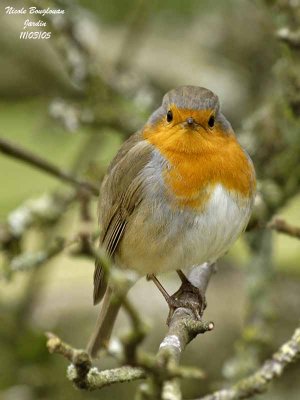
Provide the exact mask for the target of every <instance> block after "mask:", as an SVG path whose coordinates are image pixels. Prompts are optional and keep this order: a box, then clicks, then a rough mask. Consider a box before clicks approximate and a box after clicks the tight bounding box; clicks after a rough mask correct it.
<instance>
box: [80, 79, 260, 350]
mask: <svg viewBox="0 0 300 400" xmlns="http://www.w3.org/2000/svg"><path fill="white" fill-rule="evenodd" d="M255 186H256V180H255V171H254V168H253V164H252V162H251V159H250V157H249V156H248V154H247V153H246V152H245V150H243V148H242V147H241V146H240V144H239V143H238V141H237V139H236V137H235V134H234V132H233V129H232V127H231V125H230V123H229V122H228V121H227V119H226V118H225V116H224V115H223V114H222V112H221V111H220V105H219V100H218V97H217V96H216V95H215V94H214V93H213V92H211V91H210V90H208V89H205V88H202V87H196V86H182V87H179V88H176V89H173V90H171V91H170V92H168V93H167V94H166V95H165V96H164V98H163V101H162V105H161V106H160V107H159V108H158V109H157V110H156V111H154V113H153V114H152V115H151V116H150V118H149V119H148V121H147V122H146V124H145V125H144V127H143V128H142V129H141V130H140V131H138V132H137V133H135V134H134V135H132V136H131V137H130V138H129V139H128V140H127V141H126V142H125V143H124V144H123V145H122V147H121V149H120V150H119V152H118V153H117V155H116V156H115V158H114V159H113V161H112V163H111V164H110V167H109V169H108V172H107V174H106V176H105V178H104V180H103V183H102V186H101V195H100V202H99V224H100V229H101V234H100V244H101V246H102V247H103V248H104V249H105V250H106V252H107V254H108V255H109V256H110V257H111V258H112V260H113V262H114V264H115V265H116V266H118V267H119V268H129V269H132V270H134V271H136V272H137V273H138V275H141V276H142V275H148V276H151V277H152V278H153V280H156V278H155V275H156V274H159V273H162V272H166V271H171V270H176V271H179V270H187V269H189V268H191V267H193V266H199V265H201V264H203V263H205V262H208V263H213V262H215V261H216V260H217V259H218V258H219V257H221V256H222V255H223V254H224V253H226V252H227V250H228V249H229V248H230V246H231V245H232V244H233V243H234V242H235V241H236V239H237V238H238V236H239V235H240V234H241V233H242V232H243V231H244V230H245V228H246V226H247V223H248V221H249V218H250V214H251V210H252V206H253V200H254V196H255ZM179 273H180V276H181V277H184V275H183V273H182V272H181V271H180V272H179ZM157 282H158V281H156V283H157ZM113 294H114V289H113V287H112V286H111V285H110V284H109V281H108V282H107V280H106V279H105V274H104V270H103V268H102V267H101V265H96V267H95V273H94V304H97V303H98V302H100V300H101V299H102V298H103V297H104V300H103V305H102V308H101V310H100V314H99V317H98V320H97V326H96V330H95V333H94V334H93V336H92V338H91V340H90V343H89V345H88V351H89V353H90V354H91V355H92V356H95V355H96V353H97V351H98V349H99V348H100V347H103V346H107V344H108V341H109V337H110V334H111V331H112V327H113V324H114V321H115V319H116V316H117V313H118V310H119V308H120V302H116V301H113V299H114V296H113Z"/></svg>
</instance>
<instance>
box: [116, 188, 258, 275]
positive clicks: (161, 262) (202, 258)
mask: <svg viewBox="0 0 300 400" xmlns="http://www.w3.org/2000/svg"><path fill="white" fill-rule="evenodd" d="M251 208H252V201H251V200H244V199H241V198H237V197H236V196H234V195H232V194H230V192H228V191H227V190H226V189H224V188H223V187H222V186H221V185H217V186H215V188H214V189H213V192H212V194H211V196H210V199H209V201H208V203H207V204H206V206H205V209H204V211H203V212H201V213H198V214H196V213H194V212H190V211H179V210H174V209H173V208H171V207H169V206H168V205H166V202H165V201H162V202H160V201H159V200H157V198H155V199H152V200H151V199H150V201H149V203H147V204H145V203H144V204H142V205H140V209H139V212H138V213H137V214H136V215H135V216H134V219H133V220H132V223H131V224H129V225H128V226H127V228H126V233H125V235H124V238H123V239H122V241H121V244H120V248H119V251H118V255H117V256H116V262H117V264H119V266H121V267H122V266H123V267H127V268H131V269H134V270H136V271H137V272H139V273H140V274H141V275H146V274H149V273H161V272H166V271H170V270H176V269H186V268H189V267H191V266H193V265H199V264H202V263H204V262H212V261H215V260H217V259H218V258H219V257H220V256H222V255H223V254H224V253H225V252H226V251H227V250H228V249H229V248H230V246H231V245H232V244H233V243H234V242H235V241H236V239H237V238H238V236H239V235H240V234H241V232H243V230H244V229H245V227H246V225H247V223H248V221H249V218H250V213H251Z"/></svg>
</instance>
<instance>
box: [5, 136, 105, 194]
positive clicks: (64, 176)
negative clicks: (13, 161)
mask: <svg viewBox="0 0 300 400" xmlns="http://www.w3.org/2000/svg"><path fill="white" fill-rule="evenodd" d="M0 152H1V153H3V154H6V155H8V156H10V157H13V158H17V159H19V160H22V161H24V162H26V163H27V164H29V165H32V166H34V167H36V168H38V169H40V170H43V171H45V172H47V173H48V174H50V175H52V176H55V177H56V178H59V179H61V180H63V181H65V182H67V183H69V184H71V185H73V186H76V187H77V188H80V189H84V190H87V191H88V192H90V193H91V194H93V195H95V196H98V195H99V189H98V188H97V187H96V186H94V185H93V184H92V183H90V182H87V181H83V180H80V179H78V178H76V177H75V176H73V175H72V174H70V173H68V172H66V171H63V170H62V169H60V168H59V167H57V166H56V165H54V164H52V163H50V162H49V161H47V160H45V159H43V158H41V157H39V156H38V155H36V154H34V153H32V152H30V151H28V150H25V149H23V148H21V147H19V146H17V145H16V144H15V143H10V142H8V141H6V140H4V139H1V138H0Z"/></svg>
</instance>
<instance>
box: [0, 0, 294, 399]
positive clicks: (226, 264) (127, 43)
mask: <svg viewBox="0 0 300 400" xmlns="http://www.w3.org/2000/svg"><path fill="white" fill-rule="evenodd" d="M6 3H7V5H14V6H15V7H17V8H18V7H20V4H21V2H18V1H14V2H11V1H10V2H8V1H3V2H2V4H1V13H0V59H1V63H0V96H1V97H0V121H1V128H0V136H1V138H6V139H9V140H11V141H13V142H15V143H17V144H19V145H22V146H24V147H25V148H26V149H29V150H31V151H33V152H35V153H37V154H39V155H40V156H42V157H45V158H46V159H48V160H50V161H52V162H54V163H55V164H57V165H59V166H61V167H63V168H65V169H66V170H73V171H75V172H76V173H77V174H78V175H80V176H81V177H84V178H86V179H90V180H92V181H94V182H95V183H96V184H97V185H99V184H100V180H101V176H102V175H103V171H105V168H106V166H107V165H108V163H109V161H110V160H111V158H112V157H113V155H114V154H115V152H116V150H117V149H118V147H119V146H120V143H121V142H122V141H123V140H124V138H125V137H126V136H127V135H128V134H130V133H133V132H134V130H135V129H138V128H139V127H141V126H142V124H143V122H144V121H145V120H146V118H147V117H148V115H149V114H150V113H151V112H152V111H153V110H154V109H155V107H157V106H158V105H159V103H160V100H161V96H162V95H163V93H164V92H165V91H166V90H168V89H170V88H172V87H175V86H177V85H183V84H195V85H199V86H204V87H208V88H210V89H212V90H213V91H215V92H216V93H217V94H218V95H219V97H220V100H221V104H222V108H223V110H224V113H225V114H226V116H227V117H228V119H229V120H230V121H231V122H232V124H233V127H234V129H235V130H236V132H238V133H241V137H242V138H243V137H244V136H243V133H245V131H247V126H248V125H247V123H248V124H250V125H251V121H253V118H254V119H255V118H256V116H257V115H258V114H259V113H260V112H263V111H264V109H265V108H267V107H268V106H269V105H270V104H271V103H272V101H273V100H274V98H276V96H278V95H279V94H280V93H279V91H278V81H279V80H280V77H281V75H280V74H281V72H282V63H284V62H290V55H288V56H287V60H288V61H285V60H284V59H283V58H282V54H285V53H284V52H287V50H283V49H282V47H281V45H280V44H279V43H278V41H277V40H276V39H275V35H274V31H275V29H276V28H278V27H280V25H281V24H284V23H286V22H287V21H288V16H287V15H286V14H285V13H284V12H281V10H280V9H279V8H278V9H276V8H273V3H276V2H263V1H252V2H249V1H244V0H242V1H240V0H229V1H226V2H220V1H217V0H211V1H199V0H187V1H184V2H183V1H179V0H176V1H174V0H172V1H171V0H166V1H164V2H159V1H156V0H155V1H153V2H146V1H129V0H126V1H124V0H111V1H109V2H107V1H104V0H100V1H97V2H95V1H92V0H81V1H77V2H76V3H75V2H71V1H69V2H64V1H58V2H57V3H55V2H47V1H42V0H41V1H39V2H38V3H39V5H40V6H41V7H45V8H46V7H48V6H51V7H55V8H57V7H58V6H60V7H61V8H65V9H66V17H65V19H66V20H67V22H66V21H64V19H63V18H62V19H59V18H58V19H55V20H53V21H52V22H49V23H48V28H49V29H50V30H52V32H53V35H52V37H51V39H50V40H48V41H46V40H27V41H26V40H20V39H19V32H20V30H21V27H22V21H23V20H24V17H20V16H15V15H14V16H12V15H6V14H5V12H4V7H5V5H6ZM271 3H272V4H271ZM30 4H32V3H29V2H25V1H24V2H22V5H30ZM55 4H56V6H55ZM52 24H53V25H52ZM70 26H71V34H70V29H68V28H69V27H70ZM78 44H79V45H78ZM278 71H279V72H278ZM253 116H254V117H253ZM245 121H246V122H245ZM247 121H248V122H247ZM249 121H250V122H249ZM254 134H255V135H260V132H255V133H254ZM298 136H299V130H298ZM246 139H247V137H246ZM247 143H248V145H249V148H248V150H249V151H250V153H251V149H252V147H251V140H250V141H247V140H246V144H247ZM256 151H258V152H259V151H261V150H260V149H258V150H256ZM266 151H267V150H266ZM251 155H252V156H253V154H251ZM255 157H256V155H255V154H254V161H255ZM271 157H272V154H271V150H270V158H271ZM258 158H259V155H258ZM299 161H300V160H299ZM267 171H268V170H267V169H266V170H264V168H263V165H259V166H258V178H259V179H261V180H262V181H265V180H267V179H268V178H269V176H268V175H266V174H267ZM290 172H291V173H292V171H290ZM295 173H297V171H296V172H295ZM0 176H1V180H0V182H1V196H0V220H1V222H3V223H5V222H6V221H7V219H8V218H9V215H11V213H12V212H13V210H15V209H16V208H17V207H19V206H20V205H21V204H23V203H24V202H26V201H27V200H28V199H32V198H39V197H40V196H42V195H43V194H44V193H49V192H53V191H57V190H58V191H60V192H63V191H64V190H66V191H68V190H71V189H70V188H68V189H66V187H65V185H64V184H62V183H61V182H59V181H58V180H56V179H54V178H52V177H49V176H48V175H46V174H45V173H43V172H40V171H38V170H36V169H33V168H31V167H29V166H27V165H24V164H23V163H21V162H19V161H16V160H13V159H9V158H6V157H5V156H2V155H0ZM95 203H96V202H93V203H92V207H91V215H92V216H93V220H92V222H91V227H92V229H93V230H95V229H96V204H95ZM276 211H277V213H279V214H280V215H282V216H283V217H285V218H286V219H287V220H288V221H290V222H293V223H297V222H298V223H299V221H300V198H299V195H298V196H297V195H296V193H293V195H291V196H290V198H289V199H288V201H286V202H285V204H284V207H283V208H280V209H278V210H276ZM80 224H81V221H80V218H79V217H78V206H77V205H72V206H70V207H68V208H67V209H66V210H65V211H64V213H63V215H62V216H61V218H60V219H59V222H58V223H55V224H53V226H50V227H47V230H46V231H43V229H42V228H41V227H33V228H30V230H29V231H28V232H27V233H26V238H24V240H23V241H22V249H23V251H29V250H30V251H35V250H37V249H39V248H44V247H45V246H46V245H47V243H49V242H51V241H53V240H54V239H55V237H56V236H57V235H62V236H65V237H72V233H74V232H77V231H78V230H79V229H80V226H81V225H80ZM247 235H252V233H251V234H246V236H247ZM272 236H273V239H272V244H271V245H272V260H271V264H272V274H271V275H270V282H269V283H270V288H268V292H269V295H268V307H270V308H271V311H270V313H269V316H268V318H267V323H268V328H269V331H268V334H269V337H268V340H267V341H266V343H264V344H263V346H262V347H263V351H262V352H260V354H259V357H261V359H260V361H261V360H263V359H264V358H265V357H267V356H268V355H270V354H271V353H272V351H273V350H275V349H276V348H277V347H278V345H279V344H281V343H282V342H283V341H284V340H287V339H288V338H289V337H290V336H291V334H292V332H293V329H294V328H295V327H296V325H297V323H298V322H299V307H300V299H299V283H300V268H299V243H298V242H297V241H296V239H292V238H289V237H286V236H283V235H278V234H272ZM250 240H251V238H250ZM251 260H252V258H251V254H250V251H249V243H248V241H247V240H245V239H244V238H243V239H241V240H240V241H239V242H238V243H237V244H236V245H235V246H234V248H233V249H232V250H231V251H230V252H229V254H228V255H226V257H225V258H224V259H223V260H221V261H220V263H219V272H218V274H217V275H216V276H215V277H214V279H213V282H212V284H211V286H210V287H209V290H208V295H207V300H208V309H207V311H206V314H205V316H206V319H211V320H213V321H214V322H215V324H216V328H215V330H214V332H212V333H210V334H207V335H206V336H203V337H198V338H197V339H196V340H195V341H194V342H193V343H191V344H190V345H189V346H188V348H187V350H186V352H185V354H184V357H183V362H184V363H185V364H188V365H196V366H199V367H201V368H203V369H204V370H205V371H206V372H207V378H206V379H205V381H204V382H197V381H193V380H191V381H184V382H183V394H184V398H195V397H197V396H198V397H199V396H201V395H204V394H205V393H207V392H208V391H211V390H215V389H217V388H219V387H221V386H222V384H223V383H224V380H225V378H226V379H227V382H228V379H229V381H230V379H233V380H234V378H235V377H237V376H238V375H239V374H238V373H234V374H233V375H232V374H231V372H230V371H231V368H232V365H234V364H232V362H231V361H230V360H232V358H234V357H235V355H236V354H239V350H240V348H241V347H243V345H244V342H245V335H246V334H245V332H244V327H245V321H246V320H247V315H248V314H247V313H249V309H251V304H250V305H249V301H250V302H251V298H250V300H249V293H248V286H249V277H250V280H251V272H250V273H249V270H250V269H251ZM0 261H1V263H2V265H1V271H2V272H3V271H4V272H5V273H4V274H3V273H2V275H1V276H2V278H1V281H0V287H1V290H0V349H1V350H0V351H1V363H0V398H1V399H3V400H31V399H32V400H34V399H58V400H60V399H61V400H67V399H72V400H75V399H83V398H88V399H96V398H97V399H103V400H104V399H111V398H117V399H128V398H132V397H133V393H134V390H135V387H136V385H137V384H136V383H131V384H122V385H115V386H113V387H108V388H105V389H103V390H102V391H101V392H95V393H87V392H80V391H78V390H77V389H75V388H73V387H72V385H71V384H70V383H69V382H68V381H67V379H66V377H65V369H66V366H67V364H66V362H65V360H64V359H62V358H61V357H59V356H56V355H49V354H48V353H47V350H46V347H45V338H44V336H43V332H45V331H53V332H55V333H57V334H59V335H60V336H61V337H62V338H63V339H64V340H65V341H67V342H69V343H71V344H72V345H74V346H75V347H76V346H77V347H79V348H82V347H84V346H85V345H86V342H87V339H88V337H89V334H90V332H91V331H92V329H93V324H94V321H95V318H96V314H97V309H96V308H95V307H93V306H92V275H93V267H94V266H93V262H92V261H91V260H87V259H84V258H74V257H70V256H69V255H68V254H67V252H65V253H64V254H63V255H60V256H57V257H55V258H53V259H52V260H51V261H50V262H48V263H47V264H45V265H42V266H41V267H39V268H38V269H36V270H34V271H30V272H16V273H14V274H10V273H8V274H7V269H8V268H9V263H10V261H11V259H10V258H9V257H7V254H6V252H5V251H4V252H2V255H0ZM247 277H248V278H247ZM161 279H162V281H163V282H164V283H165V285H166V287H167V288H168V290H169V291H170V292H171V291H175V290H176V289H177V287H178V285H179V282H178V280H177V279H176V277H175V274H169V275H166V276H163V277H161ZM247 282H248V283H247ZM130 298H131V299H132V300H133V302H134V303H135V304H136V305H138V306H139V309H140V311H141V313H143V315H145V318H146V320H147V322H148V323H149V325H150V326H151V330H150V333H149V336H148V337H147V339H146V341H145V343H144V348H146V349H148V350H151V351H153V352H155V351H156V349H157V348H158V345H159V343H160V340H161V339H162V337H163V334H164V332H165V330H166V327H165V319H166V316H167V307H166V304H165V303H164V301H163V299H162V297H161V296H160V294H159V293H158V292H157V290H156V289H155V288H154V287H153V285H152V284H151V283H148V282H146V281H145V280H141V281H140V282H139V283H138V284H137V285H136V286H135V287H134V288H133V289H132V291H131V293H130ZM150 298H151V302H149V299H150ZM127 327H128V323H127V320H126V318H125V316H124V315H123V313H121V315H120V317H119V319H118V323H117V326H116V328H115V331H114V332H115V333H116V334H117V335H119V334H120V333H121V332H125V331H126V328H127ZM246 336H247V335H246ZM250 336H251V335H250ZM246 342H247V340H246ZM260 345H261V343H260ZM245 357H246V356H245ZM259 357H258V358H259ZM98 365H99V366H100V367H101V368H106V367H110V366H112V365H115V362H113V361H112V360H110V359H106V358H105V359H104V360H100V361H99V363H98ZM248 367H249V369H248V370H249V372H250V371H251V368H252V367H253V365H252V364H251V363H250V366H246V367H245V368H246V369H247V368H248ZM242 370H243V369H242ZM248 370H247V371H248ZM243 371H244V370H243ZM299 372H300V370H299V365H298V366H297V365H294V366H292V367H291V368H290V369H289V370H288V372H287V373H286V374H285V376H284V377H283V378H282V379H280V380H279V381H278V382H277V383H276V384H274V385H273V386H272V388H271V390H270V391H269V392H268V393H267V394H264V395H263V396H261V398H262V399H265V400H267V399H273V400H276V399H282V398H289V399H295V400H296V399H299V393H300V386H299V379H297V377H298V376H299ZM297 380H298V382H297Z"/></svg>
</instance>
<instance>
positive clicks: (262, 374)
mask: <svg viewBox="0 0 300 400" xmlns="http://www.w3.org/2000/svg"><path fill="white" fill-rule="evenodd" d="M299 357H300V327H299V328H297V329H296V330H295V332H294V334H293V336H292V338H291V339H290V340H289V341H288V342H286V343H284V344H283V345H282V346H281V347H280V348H279V350H278V351H277V352H276V353H275V354H273V356H272V358H271V359H269V360H267V361H265V363H264V364H263V366H262V367H261V368H260V369H259V370H258V371H257V372H255V373H254V374H252V375H250V376H249V377H248V378H245V379H241V380H240V381H239V382H237V383H236V384H235V385H233V386H231V387H229V388H228V389H222V390H220V391H218V392H215V393H212V394H210V395H208V396H204V397H201V399H198V400H240V399H248V398H251V397H253V396H255V395H257V394H260V393H264V392H266V391H267V389H268V385H269V383H270V382H271V381H273V380H275V379H277V378H279V377H280V376H281V375H282V373H283V372H284V370H285V369H286V367H287V366H288V365H290V364H291V363H292V362H294V361H296V360H297V359H299Z"/></svg>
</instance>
